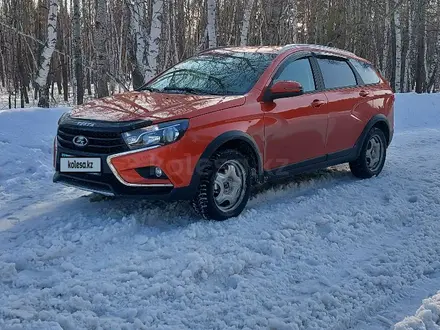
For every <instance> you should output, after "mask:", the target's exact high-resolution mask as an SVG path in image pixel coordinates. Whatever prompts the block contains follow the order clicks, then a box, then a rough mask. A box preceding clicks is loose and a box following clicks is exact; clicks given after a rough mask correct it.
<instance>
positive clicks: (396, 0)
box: [394, 0, 402, 93]
mask: <svg viewBox="0 0 440 330" xmlns="http://www.w3.org/2000/svg"><path fill="white" fill-rule="evenodd" d="M399 2H400V1H399V0H394V27H395V33H396V68H395V73H396V76H395V79H394V90H395V92H397V93H400V92H401V89H400V86H401V68H402V29H401V26H400V11H399V5H400V4H399Z"/></svg>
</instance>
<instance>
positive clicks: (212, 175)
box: [192, 150, 251, 220]
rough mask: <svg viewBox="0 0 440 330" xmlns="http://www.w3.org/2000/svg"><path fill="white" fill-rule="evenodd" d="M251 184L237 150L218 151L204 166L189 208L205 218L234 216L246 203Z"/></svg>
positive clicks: (247, 167) (218, 218)
mask: <svg viewBox="0 0 440 330" xmlns="http://www.w3.org/2000/svg"><path fill="white" fill-rule="evenodd" d="M250 183H251V180H250V167H249V164H248V161H247V159H246V157H245V156H244V155H242V154H241V153H239V152H238V151H236V150H224V151H220V152H218V153H217V154H216V155H215V156H214V157H212V158H211V159H210V162H209V165H208V166H206V167H205V169H204V171H203V173H202V177H201V181H200V186H199V188H198V191H197V194H196V197H195V198H194V199H193V201H192V206H193V208H194V210H195V211H196V212H197V213H198V214H199V215H201V216H202V217H203V218H205V219H213V220H226V219H228V218H231V217H236V216H238V215H239V214H240V213H241V212H242V211H243V209H244V208H245V206H246V204H247V202H248V200H249V195H250V188H251V187H250Z"/></svg>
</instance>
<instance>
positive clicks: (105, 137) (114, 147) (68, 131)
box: [57, 127, 128, 154]
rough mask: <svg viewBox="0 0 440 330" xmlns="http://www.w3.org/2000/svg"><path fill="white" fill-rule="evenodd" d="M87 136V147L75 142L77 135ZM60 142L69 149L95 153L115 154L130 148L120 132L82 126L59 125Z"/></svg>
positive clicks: (58, 136)
mask: <svg viewBox="0 0 440 330" xmlns="http://www.w3.org/2000/svg"><path fill="white" fill-rule="evenodd" d="M78 135H82V136H85V137H86V138H87V139H88V140H89V143H88V144H87V145H86V146H85V147H77V146H76V145H75V144H73V138H74V137H75V136H78ZM57 138H58V142H59V144H60V145H61V146H62V147H64V148H67V149H71V150H78V151H83V152H90V153H95V154H115V153H119V152H124V151H127V150H128V147H127V145H126V144H125V142H124V139H123V138H122V136H121V134H120V133H115V132H102V131H90V130H85V129H82V128H79V127H78V128H72V127H59V128H58V135H57Z"/></svg>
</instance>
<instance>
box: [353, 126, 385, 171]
mask: <svg viewBox="0 0 440 330" xmlns="http://www.w3.org/2000/svg"><path fill="white" fill-rule="evenodd" d="M386 152H387V140H386V138H385V134H384V133H383V131H382V130H380V129H379V128H376V127H373V128H372V129H371V130H370V132H368V134H367V137H366V138H365V142H364V144H363V145H362V149H361V153H360V155H359V157H358V158H357V159H356V160H355V161H353V162H351V163H350V170H351V173H353V175H354V176H355V177H357V178H360V179H369V178H371V177H373V176H377V175H379V174H380V172H382V169H383V166H384V165H385V160H386Z"/></svg>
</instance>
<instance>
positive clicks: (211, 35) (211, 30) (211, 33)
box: [206, 0, 217, 48]
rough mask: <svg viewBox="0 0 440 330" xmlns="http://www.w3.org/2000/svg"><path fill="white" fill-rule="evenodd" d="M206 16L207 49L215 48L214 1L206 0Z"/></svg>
mask: <svg viewBox="0 0 440 330" xmlns="http://www.w3.org/2000/svg"><path fill="white" fill-rule="evenodd" d="M207 15H208V24H207V28H206V29H207V33H208V47H209V48H215V47H217V24H216V16H217V3H216V0H207Z"/></svg>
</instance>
